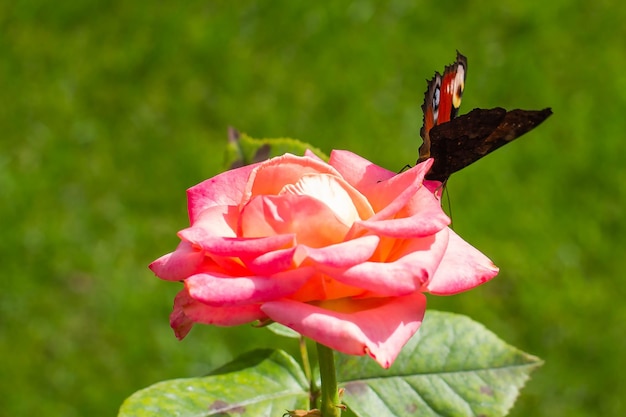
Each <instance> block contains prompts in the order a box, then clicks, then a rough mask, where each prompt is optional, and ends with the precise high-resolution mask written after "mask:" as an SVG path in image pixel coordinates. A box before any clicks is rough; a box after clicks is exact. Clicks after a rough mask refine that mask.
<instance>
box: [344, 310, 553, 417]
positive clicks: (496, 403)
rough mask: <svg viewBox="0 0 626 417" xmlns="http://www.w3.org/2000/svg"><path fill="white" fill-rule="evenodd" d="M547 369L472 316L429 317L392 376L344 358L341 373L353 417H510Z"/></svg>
mask: <svg viewBox="0 0 626 417" xmlns="http://www.w3.org/2000/svg"><path fill="white" fill-rule="evenodd" d="M541 364H542V361H541V360H540V359H539V358H537V357H535V356H532V355H529V354H527V353H524V352H522V351H520V350H518V349H516V348H515V347H513V346H510V345H507V344H506V343H504V342H503V341H502V340H500V339H498V337H497V336H496V335H495V334H493V333H492V332H490V331H489V330H487V329H486V328H485V327H484V326H482V325H481V324H479V323H476V322H474V321H472V320H470V319H469V318H467V317H465V316H460V315H456V314H451V313H443V312H437V311H428V312H427V314H426V317H425V319H424V323H423V324H422V327H421V328H420V330H419V331H418V332H417V333H416V335H415V336H413V338H412V339H411V340H410V341H409V343H407V345H406V346H404V348H403V349H402V352H401V353H400V355H399V356H398V358H397V359H396V361H395V362H394V364H393V365H392V366H391V368H389V369H382V368H381V367H380V366H379V365H378V364H377V363H376V362H374V361H373V360H372V359H371V358H369V357H361V356H346V355H341V356H339V361H338V363H337V372H338V374H339V381H340V386H342V387H344V388H345V393H344V397H343V402H344V404H346V405H347V406H348V408H349V409H350V413H349V414H350V415H356V416H358V417H367V416H371V417H387V416H389V417H391V416H393V417H396V416H409V415H410V416H437V417H442V416H455V417H456V416H484V417H488V416H504V415H506V414H507V413H508V411H509V410H510V408H511V407H512V406H513V403H514V402H515V399H516V398H517V396H518V394H519V390H520V389H521V388H522V387H523V386H524V383H525V382H526V381H527V380H528V378H529V375H530V373H531V372H532V371H533V370H534V369H535V368H537V367H539V366H541ZM346 415H348V414H346Z"/></svg>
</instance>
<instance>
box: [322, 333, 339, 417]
mask: <svg viewBox="0 0 626 417" xmlns="http://www.w3.org/2000/svg"><path fill="white" fill-rule="evenodd" d="M317 357H318V361H319V366H320V377H321V379H322V405H321V407H320V409H321V411H322V417H340V416H341V410H340V409H339V408H338V407H337V405H339V392H338V391H337V375H336V372H335V357H334V352H333V350H332V349H331V348H329V347H326V346H324V345H322V344H320V343H318V344H317Z"/></svg>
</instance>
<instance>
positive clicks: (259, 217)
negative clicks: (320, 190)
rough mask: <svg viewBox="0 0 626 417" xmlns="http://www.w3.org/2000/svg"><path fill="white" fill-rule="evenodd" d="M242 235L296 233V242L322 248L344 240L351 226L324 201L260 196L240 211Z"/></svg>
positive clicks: (306, 197)
mask: <svg viewBox="0 0 626 417" xmlns="http://www.w3.org/2000/svg"><path fill="white" fill-rule="evenodd" d="M240 226H241V235H242V236H245V237H261V236H272V235H279V234H288V235H295V236H296V238H297V242H298V243H300V244H304V245H308V246H311V247H323V246H326V245H329V244H333V243H337V242H341V241H342V240H343V237H344V236H345V235H346V233H347V232H348V230H349V229H350V226H348V225H346V224H344V223H343V222H342V221H341V219H339V218H338V217H337V216H336V215H335V213H334V212H333V210H332V209H330V208H329V207H328V206H327V205H326V204H325V203H323V202H322V201H320V200H318V199H316V198H314V197H310V196H305V195H281V196H258V197H254V198H253V199H252V200H250V202H249V204H247V205H246V206H245V208H244V209H243V210H242V213H241V221H240Z"/></svg>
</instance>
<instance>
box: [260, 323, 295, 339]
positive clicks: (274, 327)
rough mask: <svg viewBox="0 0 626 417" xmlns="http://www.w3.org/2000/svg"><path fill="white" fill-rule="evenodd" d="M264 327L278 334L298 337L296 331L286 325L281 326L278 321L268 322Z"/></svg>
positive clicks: (293, 337) (291, 337)
mask: <svg viewBox="0 0 626 417" xmlns="http://www.w3.org/2000/svg"><path fill="white" fill-rule="evenodd" d="M265 328H266V329H267V330H269V331H271V332H272V333H274V334H277V335H278V336H283V337H288V338H290V339H299V338H300V333H298V332H296V331H295V330H293V329H290V328H289V327H287V326H283V325H282V324H280V323H272V324H268V325H267V326H265Z"/></svg>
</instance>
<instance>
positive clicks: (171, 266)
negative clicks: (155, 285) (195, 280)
mask: <svg viewBox="0 0 626 417" xmlns="http://www.w3.org/2000/svg"><path fill="white" fill-rule="evenodd" d="M203 262H204V254H203V253H202V251H200V250H198V249H195V248H194V247H193V246H192V245H191V244H190V243H189V242H185V241H182V242H180V243H179V244H178V247H177V248H176V250H175V251H174V252H172V253H168V254H167V255H163V256H161V257H160V258H159V259H157V260H156V261H154V262H152V263H151V264H150V265H149V268H150V269H151V270H152V272H154V273H155V274H156V276H158V277H159V278H161V279H164V280H167V281H180V280H183V279H185V278H187V277H188V276H189V275H192V274H195V273H196V272H198V271H199V270H200V267H201V266H202V264H203Z"/></svg>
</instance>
